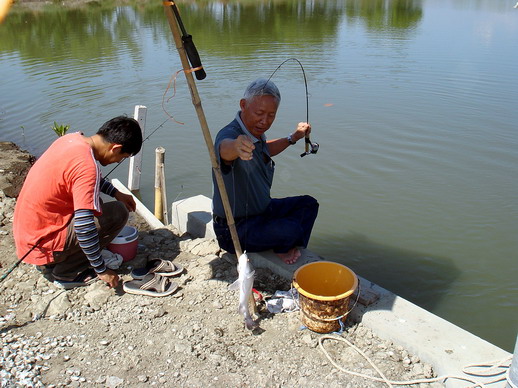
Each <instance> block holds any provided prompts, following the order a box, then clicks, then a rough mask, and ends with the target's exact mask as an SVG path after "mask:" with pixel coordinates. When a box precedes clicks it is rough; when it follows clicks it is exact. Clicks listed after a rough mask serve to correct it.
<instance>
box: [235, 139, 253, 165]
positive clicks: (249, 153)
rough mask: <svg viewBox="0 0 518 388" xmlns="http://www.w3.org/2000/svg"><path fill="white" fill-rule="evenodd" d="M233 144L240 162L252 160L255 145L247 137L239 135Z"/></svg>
mask: <svg viewBox="0 0 518 388" xmlns="http://www.w3.org/2000/svg"><path fill="white" fill-rule="evenodd" d="M234 144H235V147H236V152H237V155H238V157H239V158H241V159H242V160H252V157H253V151H254V149H255V145H254V143H252V140H250V138H249V137H248V136H247V135H239V136H238V137H237V138H236V140H235V143H234Z"/></svg>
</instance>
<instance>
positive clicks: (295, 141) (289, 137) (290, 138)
mask: <svg viewBox="0 0 518 388" xmlns="http://www.w3.org/2000/svg"><path fill="white" fill-rule="evenodd" d="M286 139H287V140H288V143H290V145H294V144H297V140H295V139H293V136H292V134H291V133H290V134H289V135H288V137H287V138H286Z"/></svg>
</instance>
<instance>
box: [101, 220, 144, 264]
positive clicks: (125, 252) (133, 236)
mask: <svg viewBox="0 0 518 388" xmlns="http://www.w3.org/2000/svg"><path fill="white" fill-rule="evenodd" d="M137 247H138V230H137V228H134V227H133V226H125V227H124V228H122V230H121V231H120V232H119V234H118V235H117V237H115V238H114V239H113V240H112V242H111V243H110V244H108V250H109V251H111V252H113V253H118V254H119V255H121V256H122V261H130V260H133V259H134V258H135V256H136V255H137Z"/></svg>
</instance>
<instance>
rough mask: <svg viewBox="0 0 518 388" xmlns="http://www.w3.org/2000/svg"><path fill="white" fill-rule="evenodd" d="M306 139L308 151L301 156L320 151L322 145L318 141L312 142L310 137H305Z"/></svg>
mask: <svg viewBox="0 0 518 388" xmlns="http://www.w3.org/2000/svg"><path fill="white" fill-rule="evenodd" d="M304 141H305V142H306V152H303V153H301V154H300V157H301V158H302V157H304V156H306V155H309V154H316V153H317V152H318V148H319V147H320V145H319V144H318V143H312V142H311V140H309V137H306V138H304Z"/></svg>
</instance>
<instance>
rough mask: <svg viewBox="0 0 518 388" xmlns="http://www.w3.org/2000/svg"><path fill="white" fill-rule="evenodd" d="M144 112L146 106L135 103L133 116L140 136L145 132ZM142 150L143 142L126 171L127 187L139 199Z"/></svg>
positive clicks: (145, 111) (145, 112)
mask: <svg viewBox="0 0 518 388" xmlns="http://www.w3.org/2000/svg"><path fill="white" fill-rule="evenodd" d="M146 114H147V108H146V107H145V106H143V105H135V112H134V114H133V118H134V119H135V120H137V121H138V123H139V125H140V130H141V131H142V138H144V133H145V132H146ZM143 150H144V144H142V148H141V149H140V152H139V153H138V154H136V155H135V156H132V157H131V158H130V160H129V172H128V189H130V191H131V192H132V193H133V194H134V195H135V196H136V197H137V198H139V199H141V197H140V176H141V174H142V153H143Z"/></svg>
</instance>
